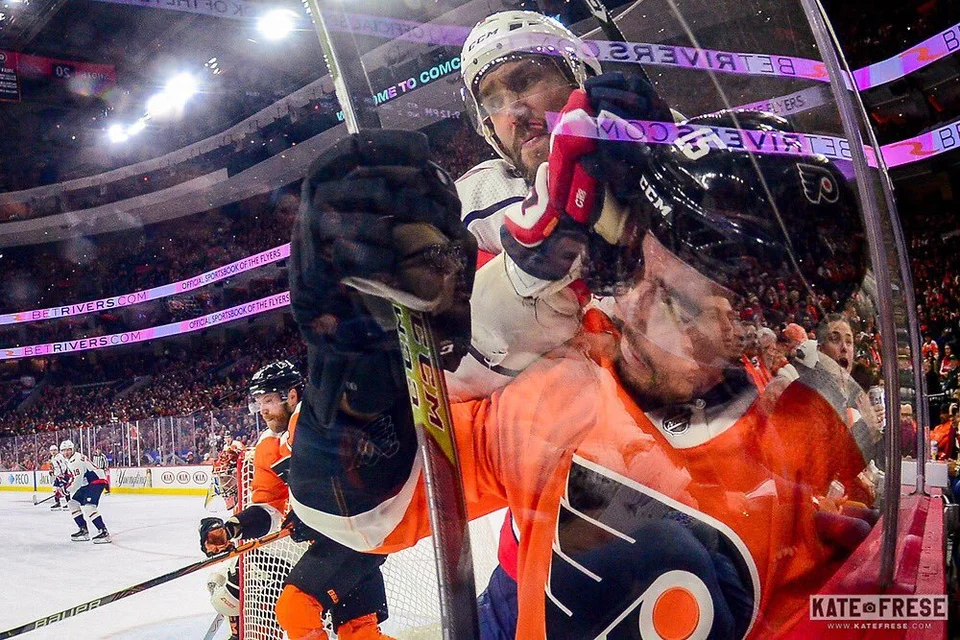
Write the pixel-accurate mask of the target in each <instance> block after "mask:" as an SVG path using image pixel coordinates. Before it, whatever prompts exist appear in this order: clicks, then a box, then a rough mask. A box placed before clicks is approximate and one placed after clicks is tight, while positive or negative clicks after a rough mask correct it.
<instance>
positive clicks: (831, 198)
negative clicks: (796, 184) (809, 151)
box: [797, 163, 840, 204]
mask: <svg viewBox="0 0 960 640" xmlns="http://www.w3.org/2000/svg"><path fill="white" fill-rule="evenodd" d="M797 171H799V173H800V184H801V185H802V186H803V195H804V197H806V199H807V200H809V201H810V202H811V203H813V204H820V203H821V202H829V203H830V204H833V203H834V202H836V201H837V198H839V197H840V189H839V188H838V187H837V183H836V181H835V179H834V177H833V175H831V173H830V172H829V171H827V170H826V169H824V168H823V167H818V166H816V165H812V164H803V163H797Z"/></svg>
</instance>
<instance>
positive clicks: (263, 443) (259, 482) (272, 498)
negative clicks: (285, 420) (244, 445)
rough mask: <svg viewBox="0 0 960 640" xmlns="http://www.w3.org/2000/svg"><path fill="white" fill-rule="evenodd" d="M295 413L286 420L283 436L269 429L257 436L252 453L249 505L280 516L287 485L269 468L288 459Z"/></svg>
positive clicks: (284, 507) (287, 489)
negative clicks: (273, 510) (251, 503)
mask: <svg viewBox="0 0 960 640" xmlns="http://www.w3.org/2000/svg"><path fill="white" fill-rule="evenodd" d="M297 409H298V411H295V412H294V414H293V415H292V416H291V417H290V423H289V425H288V426H287V430H286V431H285V432H284V433H281V434H277V433H274V432H273V431H271V430H270V429H266V430H264V432H263V433H261V434H260V439H259V440H258V441H257V446H256V447H254V452H253V482H252V483H251V486H252V488H253V502H254V504H268V505H270V506H271V507H273V508H274V509H276V510H277V511H278V512H280V513H281V514H283V513H286V511H287V501H288V498H289V495H290V490H289V488H288V487H287V483H286V482H284V481H283V480H282V479H280V476H278V475H277V472H276V471H275V470H274V468H273V465H275V464H276V463H277V462H278V461H280V460H282V459H284V458H286V457H289V456H290V448H291V447H292V446H293V430H294V428H295V427H296V422H297V416H298V415H299V406H298V407H297Z"/></svg>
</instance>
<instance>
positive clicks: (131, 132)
mask: <svg viewBox="0 0 960 640" xmlns="http://www.w3.org/2000/svg"><path fill="white" fill-rule="evenodd" d="M146 128H147V119H146V118H140V119H139V120H137V121H136V122H134V123H133V124H132V125H130V126H129V127H127V135H128V136H135V135H137V134H138V133H140V132H141V131H143V130H144V129H146Z"/></svg>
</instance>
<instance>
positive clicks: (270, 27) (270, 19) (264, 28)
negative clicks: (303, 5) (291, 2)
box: [257, 9, 297, 40]
mask: <svg viewBox="0 0 960 640" xmlns="http://www.w3.org/2000/svg"><path fill="white" fill-rule="evenodd" d="M296 24H297V14H295V13H294V12H293V11H290V10H289V9H274V10H272V11H268V12H267V13H265V14H263V15H262V16H260V18H259V19H258V20H257V30H258V31H260V33H261V35H263V37H264V38H266V39H267V40H283V39H284V38H286V37H287V36H288V35H290V32H291V31H293V29H294V27H295V26H296Z"/></svg>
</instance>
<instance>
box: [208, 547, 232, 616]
mask: <svg viewBox="0 0 960 640" xmlns="http://www.w3.org/2000/svg"><path fill="white" fill-rule="evenodd" d="M237 560H238V558H234V559H233V560H231V561H230V562H227V563H226V564H223V565H221V566H219V567H217V568H216V569H214V570H213V571H212V572H210V577H208V578H207V590H208V591H209V592H210V604H211V605H213V608H214V610H215V611H216V612H217V613H220V614H223V615H224V616H226V617H228V618H229V617H233V616H238V615H240V584H239V579H238V574H237Z"/></svg>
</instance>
